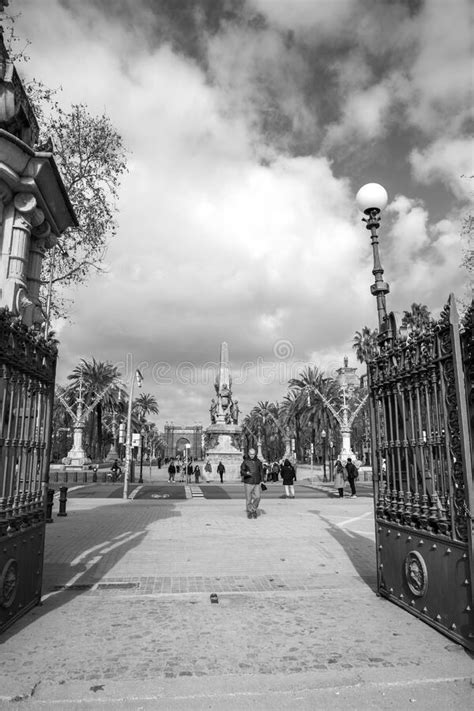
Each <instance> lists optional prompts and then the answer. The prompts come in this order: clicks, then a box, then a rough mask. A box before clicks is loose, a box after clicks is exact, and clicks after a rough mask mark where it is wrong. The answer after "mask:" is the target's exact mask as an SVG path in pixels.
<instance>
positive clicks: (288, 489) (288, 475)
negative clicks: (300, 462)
mask: <svg viewBox="0 0 474 711" xmlns="http://www.w3.org/2000/svg"><path fill="white" fill-rule="evenodd" d="M280 474H281V478H282V479H283V486H284V487H285V496H286V498H287V499H294V498H295V487H294V485H293V482H294V481H295V480H296V472H295V468H294V466H293V464H292V463H291V462H290V460H289V459H285V461H284V462H283V466H282V468H281V471H280Z"/></svg>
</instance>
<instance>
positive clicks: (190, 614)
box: [0, 483, 474, 711]
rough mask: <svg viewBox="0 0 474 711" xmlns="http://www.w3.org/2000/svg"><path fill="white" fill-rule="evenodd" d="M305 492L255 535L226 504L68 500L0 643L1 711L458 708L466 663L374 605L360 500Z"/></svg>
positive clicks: (240, 506) (368, 506) (403, 617)
mask: <svg viewBox="0 0 474 711" xmlns="http://www.w3.org/2000/svg"><path fill="white" fill-rule="evenodd" d="M301 486H303V483H299V484H298V487H301ZM316 486H318V489H316V490H315V496H316V495H317V496H318V497H319V498H304V499H303V498H298V496H297V498H296V499H295V500H286V499H279V498H276V499H267V500H262V504H261V507H262V511H261V515H260V516H259V517H258V519H257V520H248V519H247V518H246V516H245V513H244V502H243V500H236V499H232V500H230V499H229V500H207V499H203V498H192V499H186V500H181V501H177V500H173V501H169V500H168V501H166V500H133V501H125V502H122V501H120V500H117V499H87V498H77V499H73V498H71V499H70V500H69V502H68V516H67V517H66V518H57V517H56V516H55V519H54V523H53V524H49V525H48V527H47V542H46V562H45V577H44V586H43V592H44V598H43V604H42V606H40V607H37V608H35V609H34V610H32V611H31V612H29V613H28V614H27V615H26V616H25V617H24V618H23V619H22V620H21V621H20V622H18V623H17V624H16V625H15V626H14V627H13V628H12V629H11V630H9V631H8V632H7V633H6V634H4V635H3V637H2V638H1V640H0V641H1V645H0V708H2V709H3V708H14V709H33V708H34V709H137V710H138V709H164V710H168V709H170V710H174V709H188V710H189V709H191V710H194V709H197V710H201V709H213V710H215V711H217V710H218V709H219V711H221V710H223V711H227V710H235V711H237V710H240V709H272V710H274V711H276V710H277V709H296V708H297V709H303V710H306V709H308V710H309V709H311V710H312V711H314V709H331V710H334V709H335V710H336V711H337V710H338V709H351V710H352V709H361V710H362V709H364V711H365V710H366V709H407V708H416V709H432V708H437V709H441V710H442V709H450V708H468V707H470V705H471V704H472V701H473V687H472V684H471V678H472V677H473V675H474V666H473V661H472V658H471V657H470V655H468V654H467V653H466V652H465V651H464V650H463V649H462V648H461V647H459V646H458V645H456V644H454V643H452V642H450V640H448V639H446V638H445V637H443V636H441V635H440V634H439V633H437V632H436V631H434V630H433V629H431V628H430V627H428V626H427V625H425V624H423V623H422V622H420V621H418V620H417V619H416V618H414V617H412V616H410V615H408V614H407V613H405V612H404V611H402V610H400V609H399V608H397V607H396V606H395V605H392V604H391V603H389V602H387V601H386V600H384V599H381V598H378V597H377V596H376V594H375V591H374V590H375V562H374V560H375V552H374V536H373V511H372V505H373V502H372V500H371V499H369V498H358V499H349V498H345V499H343V500H339V499H337V498H332V497H326V496H325V495H324V489H325V488H326V487H325V486H324V485H322V484H321V485H318V484H316ZM297 494H298V488H297ZM321 494H322V496H321ZM212 593H215V594H217V597H218V603H217V604H216V603H212V602H211V599H210V595H211V594H212Z"/></svg>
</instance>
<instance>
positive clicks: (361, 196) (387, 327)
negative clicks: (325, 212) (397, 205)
mask: <svg viewBox="0 0 474 711" xmlns="http://www.w3.org/2000/svg"><path fill="white" fill-rule="evenodd" d="M356 202H357V206H358V207H359V209H360V210H361V211H362V212H363V213H364V214H365V215H367V217H364V218H362V221H363V222H365V223H366V228H367V229H368V230H370V234H371V240H372V251H373V256H374V268H373V269H372V274H373V275H374V277H375V282H374V283H373V284H372V285H371V287H370V291H371V293H372V294H373V295H374V296H375V298H376V299H377V314H378V321H379V336H378V341H379V343H380V344H383V343H384V342H385V341H387V340H392V339H393V338H395V336H396V333H397V325H396V322H395V316H394V314H393V312H391V313H389V314H387V307H386V303H385V295H386V294H388V293H389V291H390V287H389V285H388V284H387V282H386V281H384V280H383V278H382V277H383V268H382V265H381V263H380V255H379V238H378V235H377V229H378V227H380V213H381V212H382V210H384V209H385V207H386V205H387V202H388V195H387V191H386V190H385V188H384V187H383V186H382V185H379V184H378V183H367V184H366V185H363V186H362V187H361V189H360V190H359V192H358V193H357V195H356Z"/></svg>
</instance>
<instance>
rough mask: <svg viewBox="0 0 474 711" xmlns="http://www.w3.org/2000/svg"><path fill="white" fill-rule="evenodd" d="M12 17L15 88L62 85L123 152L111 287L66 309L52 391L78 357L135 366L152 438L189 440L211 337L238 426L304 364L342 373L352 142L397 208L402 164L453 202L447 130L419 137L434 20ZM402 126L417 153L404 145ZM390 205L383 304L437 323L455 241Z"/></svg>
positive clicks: (443, 227)
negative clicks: (153, 427) (239, 415)
mask: <svg viewBox="0 0 474 711" xmlns="http://www.w3.org/2000/svg"><path fill="white" fill-rule="evenodd" d="M433 4H434V5H436V3H433ZM24 5H25V7H24V11H23V17H22V18H21V20H20V23H21V24H19V27H20V28H21V30H22V33H23V34H24V35H25V36H29V37H30V38H31V39H32V46H31V50H30V54H31V57H32V61H31V64H30V66H29V67H26V71H27V72H32V73H34V75H35V76H38V77H40V78H41V79H42V80H43V81H45V82H46V83H47V84H49V85H51V86H57V85H58V84H61V85H62V86H63V99H62V100H64V101H65V102H71V101H85V102H86V103H88V104H89V106H90V107H91V109H92V110H94V111H97V112H102V111H103V110H106V111H107V113H108V114H109V115H110V117H111V119H112V122H113V123H114V124H115V125H116V126H117V128H118V129H119V131H120V132H121V134H122V135H123V138H124V141H125V143H126V144H127V145H128V147H129V149H130V151H131V155H130V165H129V167H130V172H129V174H128V175H127V177H126V178H125V180H124V182H123V185H122V190H121V198H120V205H119V207H120V215H119V231H118V235H117V238H116V239H115V240H114V241H113V242H112V243H111V244H110V247H109V250H108V254H107V261H108V273H107V274H105V275H101V276H98V277H94V278H93V279H92V280H91V282H90V283H89V284H88V285H87V287H82V288H80V289H79V290H78V291H77V292H76V294H75V305H74V309H73V312H72V314H71V317H72V321H73V323H72V324H65V323H62V324H60V329H61V331H60V335H61V359H60V366H59V371H58V372H59V378H60V380H61V379H64V377H65V375H66V374H67V372H69V370H70V369H71V367H73V366H74V364H75V363H76V362H77V360H78V358H80V357H85V358H89V357H90V356H91V355H93V356H94V357H95V358H96V359H100V360H106V359H108V360H111V361H113V362H116V363H120V364H121V366H122V369H123V372H124V374H125V375H126V374H130V373H131V371H132V370H133V367H134V365H138V364H140V365H141V367H142V369H143V370H144V374H145V384H144V387H146V390H147V391H149V392H153V393H154V394H155V395H156V396H157V398H158V400H159V401H160V404H161V416H160V420H161V422H163V421H164V420H166V419H168V420H174V421H175V422H182V423H183V424H184V423H188V424H192V423H193V422H194V421H202V422H203V423H207V421H208V413H207V409H208V403H209V400H210V397H212V380H213V377H212V374H213V367H212V362H213V361H216V360H217V357H218V349H219V343H220V342H221V341H223V340H226V341H228V343H229V345H230V356H231V361H232V363H233V367H234V383H235V384H236V390H235V394H236V397H237V398H238V399H239V400H240V402H241V406H242V408H243V409H244V410H245V409H249V408H250V407H252V405H253V404H254V403H255V402H256V400H259V399H263V400H272V399H277V398H281V397H282V395H283V394H284V392H285V386H286V381H287V379H288V377H293V376H294V375H295V368H298V367H300V366H301V367H303V365H304V364H305V363H308V362H311V363H316V364H317V365H319V366H321V367H326V368H328V369H330V370H333V369H334V368H336V367H339V365H340V363H341V361H342V357H343V356H344V355H350V353H351V348H350V346H351V342H352V336H353V334H354V332H355V330H357V329H360V328H361V327H362V325H364V324H368V325H370V326H371V327H374V326H375V325H376V309H375V303H374V299H373V297H372V296H371V294H370V289H369V285H370V283H371V281H372V275H371V269H372V262H371V259H372V257H371V250H370V239H369V236H368V234H367V232H366V231H365V230H364V228H363V225H362V224H361V223H360V221H359V219H360V215H358V214H357V212H356V210H355V208H354V205H353V201H354V194H355V192H356V190H357V188H358V187H359V185H358V184H357V182H356V180H359V174H356V173H355V170H354V163H350V162H344V159H343V157H342V159H341V158H340V156H337V155H336V153H337V151H336V149H337V148H341V147H342V148H344V146H345V145H346V144H348V143H350V144H351V146H352V150H353V153H354V154H355V155H356V156H357V161H358V163H361V164H362V166H364V160H365V165H366V167H367V171H368V170H370V171H371V173H372V176H371V177H373V175H374V174H377V172H379V173H380V174H382V176H384V177H385V180H384V182H385V184H386V186H387V188H388V190H389V192H391V186H390V184H391V179H392V176H391V173H392V171H393V163H394V162H395V159H396V158H398V157H399V154H400V153H402V155H403V157H404V171H405V172H404V173H403V176H402V177H403V178H404V179H405V180H408V179H409V174H408V171H409V169H410V167H411V168H412V170H413V176H414V178H415V179H416V180H417V181H419V182H422V183H423V184H424V185H427V186H428V188H429V187H430V183H431V181H432V180H440V179H442V180H443V181H445V183H446V184H449V185H454V184H453V183H451V182H450V181H451V180H452V176H453V175H454V173H455V172H456V171H458V170H459V168H460V167H463V166H461V161H460V158H461V154H462V151H461V146H458V147H457V148H456V146H455V145H454V142H453V139H452V138H451V139H449V142H448V140H446V146H445V148H444V151H445V152H444V153H443V143H442V137H441V136H438V135H437V134H436V131H437V130H438V129H437V126H439V122H438V119H434V118H430V120H429V121H428V122H427V123H426V127H423V121H422V116H423V112H425V114H427V112H429V113H430V116H431V117H432V116H434V113H433V112H435V111H437V109H436V106H435V102H434V89H432V85H431V84H430V83H428V86H427V89H426V94H423V91H424V89H423V82H422V80H421V79H422V77H423V72H424V71H425V70H424V69H423V67H424V66H427V63H429V57H432V60H431V61H432V62H433V67H434V71H435V69H436V65H437V54H436V51H435V49H434V48H433V47H430V48H429V47H428V45H432V44H433V42H435V41H438V34H437V32H434V31H433V36H431V35H430V33H429V30H428V29H425V30H423V32H424V34H423V43H424V44H423V46H421V44H420V43H419V41H418V39H417V36H418V34H419V33H420V32H421V29H420V28H421V26H422V24H423V21H424V19H425V18H426V19H427V21H429V22H431V23H432V25H433V27H435V28H436V27H437V26H438V24H437V23H438V22H439V21H438V20H437V21H435V18H434V17H433V18H432V19H431V20H430V18H431V13H433V14H434V15H436V12H435V10H431V9H429V8H428V5H431V3H425V4H423V5H420V6H419V7H418V11H417V13H414V14H412V15H410V12H409V5H410V4H409V3H400V4H397V3H390V4H388V5H387V4H386V3H381V4H377V8H376V10H374V12H373V13H372V12H368V11H367V7H366V4H365V3H363V2H360V1H359V0H344V1H343V0H340V1H339V2H337V3H334V2H331V3H329V2H328V3H324V2H317V3H314V2H303V0H301V1H298V2H296V0H295V1H293V2H279V1H278V0H271V1H270V0H252V2H250V0H249V1H248V2H247V4H241V5H239V7H242V8H243V9H242V13H241V15H235V16H232V17H231V16H230V15H229V14H227V15H226V16H225V17H224V16H222V17H220V18H217V19H218V20H219V21H217V19H216V18H214V19H213V22H214V24H213V25H212V27H211V26H210V20H209V18H207V19H206V18H205V19H204V20H203V19H202V18H201V19H199V17H198V18H197V20H196V22H195V24H194V25H192V31H189V32H188V34H186V32H187V30H186V28H187V27H188V24H189V22H190V17H189V16H188V15H187V16H186V23H188V24H186V23H184V21H183V17H182V16H181V15H180V14H179V13H178V12H177V10H173V7H175V6H174V4H173V3H153V4H150V3H145V2H133V3H132V0H121V2H120V3H117V4H115V5H114V4H113V3H112V4H107V3H106V4H105V5H103V4H101V3H94V2H84V3H81V4H77V3H70V2H69V3H66V2H59V0H45V2H44V3H42V7H41V8H40V7H39V5H38V3H34V2H33V0H26V2H25V3H24ZM165 5H166V7H167V14H166V17H164V16H163V17H164V19H163V22H162V23H160V19H161V15H160V12H161V11H162V10H163V8H164V6H165ZM412 5H413V4H412ZM45 7H46V10H45ZM196 7H197V9H200V12H204V9H205V8H204V4H201V5H200V4H199V3H196ZM104 8H107V9H108V14H107V13H106V12H105V9H104ZM113 8H115V12H113ZM160 8H161V10H160ZM438 11H439V7H438ZM173 12H174V13H175V14H173ZM216 12H217V11H216ZM258 12H259V13H261V14H262V17H263V19H261V21H260V20H258V17H257V19H255V18H256V15H255V13H258ZM195 15H196V13H195ZM197 15H199V13H197ZM197 15H196V16H197ZM193 17H194V15H193ZM131 18H132V19H133V21H131ZM349 19H350V20H351V22H349ZM257 20H258V21H257ZM382 20H384V22H382ZM430 26H431V25H430ZM163 27H165V28H166V31H165V30H163ZM394 28H396V31H394ZM196 33H197V36H196ZM292 33H293V34H292ZM177 37H179V42H178V41H177V39H176V38H177ZM63 38H66V41H64V40H63ZM397 38H398V45H397ZM450 46H451V45H450ZM400 47H401V48H402V49H400ZM441 56H442V58H443V60H444V61H447V60H448V59H449V58H450V57H452V61H453V64H452V66H453V67H454V66H455V64H456V62H457V61H458V59H457V56H458V55H456V53H455V52H454V50H453V53H452V54H450V53H449V52H448V50H446V51H443V52H442V54H441ZM58 58H60V61H59V60H58ZM414 59H415V60H416V61H415V62H414V63H413V60H414ZM433 81H434V80H433ZM456 91H460V87H458V89H456ZM417 92H418V93H417ZM410 101H413V102H414V103H413V107H414V108H413V110H412V111H408V110H407V106H408V104H409V102H410ZM458 105H459V104H456V106H458ZM443 106H444V104H443ZM395 107H396V108H397V111H396V112H395V111H394V108H395ZM446 107H448V104H446ZM415 108H416V110H415ZM445 110H447V108H446V109H445V108H443V109H442V111H441V114H443V112H445ZM453 114H454V111H453ZM407 117H408V118H407ZM448 118H449V120H450V121H453V122H454V121H455V118H454V116H451V115H450V116H449V117H448ZM408 122H410V123H408ZM415 124H416V126H417V133H416V135H415V134H413V136H415V138H418V137H419V136H420V135H423V144H420V145H419V144H418V143H417V142H416V141H415V138H414V137H413V136H412V134H410V135H409V136H408V137H407V134H406V133H405V134H403V135H404V142H402V141H401V140H400V137H399V134H400V132H401V131H404V132H406V131H407V130H408V129H407V126H409V125H415ZM324 136H326V141H325V142H324V140H323V137H324ZM460 140H461V139H460ZM367 144H368V145H370V146H371V150H370V151H369V152H367V153H366V154H365V157H364V154H363V147H364V145H367ZM437 148H439V155H440V158H439V159H438V151H437ZM342 155H343V154H342ZM335 156H336V157H335ZM441 156H444V160H442V158H441ZM336 158H337V160H336ZM442 165H443V166H444V173H443V172H442V167H441V166H442ZM397 192H400V194H397V195H396V197H395V198H393V199H392V202H391V204H390V206H389V208H388V209H387V211H386V217H385V216H384V222H383V228H382V231H381V254H382V262H383V264H384V267H385V269H386V277H387V280H388V281H389V282H390V284H391V288H392V293H391V294H390V295H389V299H390V308H395V309H396V310H397V309H398V310H403V309H404V308H406V307H407V304H408V303H412V301H422V302H426V303H427V304H428V305H429V307H430V308H432V309H436V308H438V307H439V306H440V305H441V304H442V302H443V300H444V299H445V296H446V293H447V292H448V291H449V290H451V289H452V288H454V287H455V286H456V284H457V282H458V280H459V270H458V267H457V265H458V264H459V261H460V254H459V249H458V245H459V240H458V238H457V229H458V225H457V224H456V222H455V221H454V220H453V219H452V216H448V218H449V219H447V220H441V219H440V216H439V215H436V200H435V199H434V200H433V202H432V204H430V195H429V194H428V195H425V198H424V199H425V201H424V202H423V201H421V199H419V198H418V197H417V196H416V195H415V196H413V195H412V196H411V197H410V198H409V197H406V196H405V191H397ZM402 193H403V194H402ZM433 210H434V213H433ZM433 214H435V215H436V216H434V217H433ZM385 235H386V236H385ZM456 260H458V261H456Z"/></svg>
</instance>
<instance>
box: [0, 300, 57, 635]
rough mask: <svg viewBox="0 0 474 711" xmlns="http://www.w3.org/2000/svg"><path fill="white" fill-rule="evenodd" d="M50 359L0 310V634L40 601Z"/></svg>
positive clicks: (28, 331)
mask: <svg viewBox="0 0 474 711" xmlns="http://www.w3.org/2000/svg"><path fill="white" fill-rule="evenodd" d="M56 357H57V350H56V346H55V344H54V343H53V342H52V341H47V340H45V339H44V338H43V337H42V336H41V335H39V334H38V333H37V332H36V331H34V330H33V329H32V328H28V327H27V326H25V325H24V324H22V323H21V321H20V320H19V319H17V318H14V317H13V316H12V314H11V313H10V312H9V311H8V310H7V309H1V310H0V583H1V585H0V631H1V630H2V629H4V628H5V627H6V626H8V625H9V624H11V622H12V621H13V620H14V619H16V617H18V616H19V615H21V614H23V613H24V612H25V610H27V609H28V608H29V607H31V606H32V605H33V604H36V602H38V600H39V598H40V594H41V577H42V560H43V550H44V522H45V507H46V492H47V481H48V469H49V453H50V440H51V437H50V433H51V413H52V404H53V397H54V379H55V367H56ZM27 531H28V532H29V535H28V536H25V535H24V534H25V532H27Z"/></svg>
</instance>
